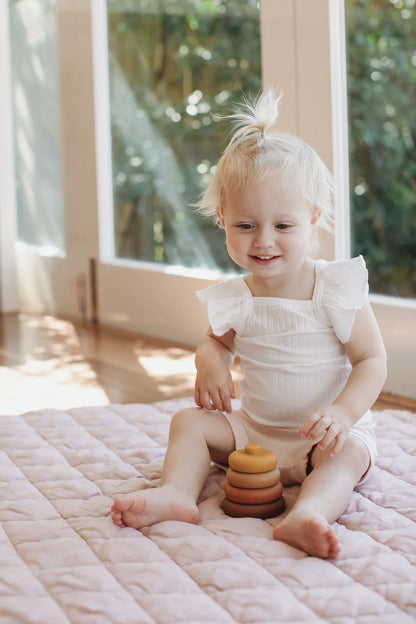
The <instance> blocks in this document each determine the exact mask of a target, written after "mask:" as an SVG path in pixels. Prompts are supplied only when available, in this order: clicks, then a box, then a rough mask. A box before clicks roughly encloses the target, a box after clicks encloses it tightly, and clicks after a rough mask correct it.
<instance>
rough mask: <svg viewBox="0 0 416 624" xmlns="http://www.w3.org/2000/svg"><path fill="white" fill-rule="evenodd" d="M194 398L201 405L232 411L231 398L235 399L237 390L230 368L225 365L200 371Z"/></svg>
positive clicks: (209, 408)
mask: <svg viewBox="0 0 416 624" xmlns="http://www.w3.org/2000/svg"><path fill="white" fill-rule="evenodd" d="M194 398H195V403H196V404H197V405H198V406H199V407H203V408H205V409H208V410H216V409H217V410H220V411H221V412H228V413H231V412H232V407H231V399H235V391H234V384H233V380H232V377H231V373H230V371H229V369H228V368H227V367H226V366H224V367H223V368H222V367H221V368H220V369H216V370H203V371H198V372H197V375H196V380H195V393H194Z"/></svg>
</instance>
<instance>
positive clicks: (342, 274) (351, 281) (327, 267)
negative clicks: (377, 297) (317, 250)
mask: <svg viewBox="0 0 416 624" xmlns="http://www.w3.org/2000/svg"><path fill="white" fill-rule="evenodd" d="M318 284H319V291H320V292H319V295H320V297H319V298H320V306H321V309H322V311H323V313H324V314H325V316H326V319H327V320H328V321H329V323H330V324H331V325H332V327H333V328H334V331H335V333H336V335H337V337H338V338H339V340H340V341H341V342H342V343H345V342H348V340H349V339H350V336H351V330H352V326H353V324H354V319H355V315H356V312H357V310H360V309H361V308H362V307H363V305H364V303H365V301H366V299H367V297H368V272H367V268H366V265H365V262H364V258H363V257H362V256H358V257H356V258H353V259H351V260H342V261H339V262H337V261H336V262H324V261H322V264H321V265H320V267H319V271H318V274H317V285H318Z"/></svg>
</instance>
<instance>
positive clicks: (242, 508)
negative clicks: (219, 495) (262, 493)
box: [222, 496, 286, 519]
mask: <svg viewBox="0 0 416 624" xmlns="http://www.w3.org/2000/svg"><path fill="white" fill-rule="evenodd" d="M222 508H223V510H224V511H225V513H226V514H228V515H229V516H232V517H233V518H263V519H265V518H275V517H276V516H279V515H280V514H281V513H283V512H284V510H285V508H286V503H285V499H284V498H283V496H281V497H280V498H278V499H277V500H276V501H273V502H272V503H262V504H260V505H243V504H242V503H233V501H230V500H228V498H224V500H223V503H222Z"/></svg>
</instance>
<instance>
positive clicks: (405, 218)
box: [346, 0, 416, 297]
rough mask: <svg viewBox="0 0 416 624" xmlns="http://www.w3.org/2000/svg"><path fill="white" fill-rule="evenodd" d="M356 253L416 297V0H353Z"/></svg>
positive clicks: (349, 16) (349, 7)
mask: <svg viewBox="0 0 416 624" xmlns="http://www.w3.org/2000/svg"><path fill="white" fill-rule="evenodd" d="M346 22H347V42H348V53H347V56H348V96H349V101H348V104H349V130H350V173H351V177H350V179H351V205H352V226H353V227H352V231H353V238H352V253H353V254H357V253H361V254H363V255H364V257H365V259H366V261H367V264H368V266H369V269H370V275H371V279H372V282H371V290H372V291H373V292H376V293H382V294H386V295H393V296H400V297H416V149H415V141H416V8H415V0H347V1H346Z"/></svg>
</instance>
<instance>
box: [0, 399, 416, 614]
mask: <svg viewBox="0 0 416 624" xmlns="http://www.w3.org/2000/svg"><path fill="white" fill-rule="evenodd" d="M192 403H193V402H192V400H191V399H175V400H171V401H164V402H160V403H154V404H150V405H142V404H136V405H135V404H131V405H109V406H105V407H85V408H76V409H70V410H68V411H58V410H42V411H37V412H31V413H28V414H23V415H21V416H0V449H1V450H0V487H1V495H0V521H1V529H0V562H1V570H0V623H1V624H4V623H7V624H9V623H11V624H24V623H26V622H31V623H36V624H61V623H65V624H68V622H71V623H76V624H84V623H87V622H88V623H91V624H92V623H94V624H107V623H108V624H117V623H120V624H141V623H149V624H150V623H161V624H162V623H164V624H168V623H169V624H170V623H172V624H173V623H175V624H178V623H179V624H184V623H192V624H198V623H200V622H201V623H202V622H209V623H211V624H220V623H226V622H231V623H232V622H251V623H253V624H262V623H266V622H267V623H268V624H271V623H275V622H276V623H277V622H284V623H291V622H302V623H307V624H312V623H315V622H321V623H322V622H328V623H329V622H330V623H333V624H347V623H351V624H353V623H354V624H357V623H359V624H373V623H374V622H377V624H389V623H391V624H406V623H410V622H416V567H415V563H416V527H415V520H416V417H415V415H413V414H410V413H409V412H405V411H391V410H385V411H382V412H378V413H376V420H377V434H378V439H379V457H378V460H377V465H376V467H375V470H374V473H373V475H372V476H371V478H370V479H369V480H368V481H367V482H366V483H365V484H364V485H363V486H361V488H360V489H358V490H357V491H356V492H355V493H354V495H353V498H352V500H351V503H350V505H349V507H348V509H347V510H346V512H345V513H344V514H343V515H342V517H341V518H340V520H339V521H338V522H337V523H336V531H337V534H338V535H339V538H340V541H341V545H342V549H341V554H340V556H339V558H338V559H336V560H329V561H324V560H320V559H316V558H314V557H309V556H307V555H305V554H304V553H303V552H301V551H299V550H297V549H295V548H292V547H291V546H288V545H286V544H283V543H279V542H276V541H273V540H272V532H273V525H274V524H276V523H277V522H279V521H280V519H279V518H277V519H273V520H269V521H265V520H261V519H254V518H232V517H229V516H227V515H225V513H224V512H223V511H222V509H221V503H222V500H223V485H224V483H225V474H224V473H223V472H221V471H220V470H219V469H218V468H216V467H214V466H213V467H212V470H211V474H210V477H209V480H208V482H207V484H206V486H205V488H204V490H203V492H202V494H201V497H200V500H199V507H200V512H201V518H200V522H199V524H197V525H190V524H185V523H181V522H162V523H159V524H157V525H154V526H152V527H148V528H145V529H143V530H142V531H136V530H134V529H130V528H123V529H121V528H119V527H116V526H114V525H113V523H112V522H111V518H110V514H109V512H110V507H111V504H112V502H113V498H116V497H117V496H119V495H121V494H123V493H127V492H131V491H134V490H137V489H139V488H148V487H155V486H157V485H158V483H159V481H160V475H161V467H162V462H163V457H164V454H165V449H166V443H167V437H168V429H169V422H170V419H171V416H172V415H173V414H174V412H176V411H177V410H178V409H181V408H183V407H187V406H190V405H192ZM296 493H297V487H292V488H285V490H284V496H285V499H286V502H287V504H288V507H289V508H290V506H291V504H292V503H293V500H294V497H295V496H296Z"/></svg>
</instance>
